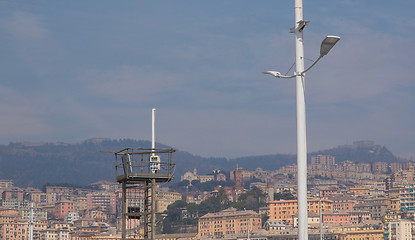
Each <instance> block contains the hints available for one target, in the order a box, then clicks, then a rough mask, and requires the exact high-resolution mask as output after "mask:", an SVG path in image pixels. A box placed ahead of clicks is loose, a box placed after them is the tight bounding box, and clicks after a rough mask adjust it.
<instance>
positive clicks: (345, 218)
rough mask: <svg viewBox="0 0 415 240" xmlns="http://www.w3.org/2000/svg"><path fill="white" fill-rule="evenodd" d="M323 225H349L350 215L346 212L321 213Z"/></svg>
mask: <svg viewBox="0 0 415 240" xmlns="http://www.w3.org/2000/svg"><path fill="white" fill-rule="evenodd" d="M323 223H324V224H335V225H340V224H343V225H344V224H350V213H346V212H327V213H323Z"/></svg>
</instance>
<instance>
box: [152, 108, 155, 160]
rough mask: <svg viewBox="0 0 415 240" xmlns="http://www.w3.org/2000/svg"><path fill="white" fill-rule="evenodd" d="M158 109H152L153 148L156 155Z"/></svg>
mask: <svg viewBox="0 0 415 240" xmlns="http://www.w3.org/2000/svg"><path fill="white" fill-rule="evenodd" d="M155 122H156V109H155V108H153V109H151V148H152V151H153V154H152V155H153V156H154V149H155V148H156V126H155V125H156V124H155Z"/></svg>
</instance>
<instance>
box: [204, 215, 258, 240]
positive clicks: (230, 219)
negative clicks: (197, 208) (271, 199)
mask: <svg viewBox="0 0 415 240" xmlns="http://www.w3.org/2000/svg"><path fill="white" fill-rule="evenodd" d="M261 226H262V224H261V215H259V213H256V212H254V211H252V210H246V211H237V210H236V209H235V208H228V209H226V210H223V211H221V212H217V213H208V214H206V215H204V216H202V217H200V218H199V226H198V236H199V237H200V238H204V239H209V238H212V237H224V236H226V235H242V234H244V235H245V234H247V233H248V231H252V230H257V229H260V228H261Z"/></svg>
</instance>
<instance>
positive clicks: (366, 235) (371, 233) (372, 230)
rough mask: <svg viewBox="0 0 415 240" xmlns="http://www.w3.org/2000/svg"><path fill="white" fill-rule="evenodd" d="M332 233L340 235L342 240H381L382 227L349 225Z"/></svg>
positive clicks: (340, 227) (335, 229)
mask: <svg viewBox="0 0 415 240" xmlns="http://www.w3.org/2000/svg"><path fill="white" fill-rule="evenodd" d="M333 232H336V233H340V236H341V237H340V239H342V240H356V239H365V240H383V234H384V231H383V227H382V225H381V224H379V225H349V226H339V227H337V228H334V229H333Z"/></svg>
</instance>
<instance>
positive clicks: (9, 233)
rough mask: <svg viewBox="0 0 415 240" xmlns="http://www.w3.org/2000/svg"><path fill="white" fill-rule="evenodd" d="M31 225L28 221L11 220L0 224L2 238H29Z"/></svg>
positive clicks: (0, 236)
mask: <svg viewBox="0 0 415 240" xmlns="http://www.w3.org/2000/svg"><path fill="white" fill-rule="evenodd" d="M28 231H29V226H28V224H27V222H18V221H14V222H10V223H3V224H0V239H5V240H6V239H27V236H28Z"/></svg>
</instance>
